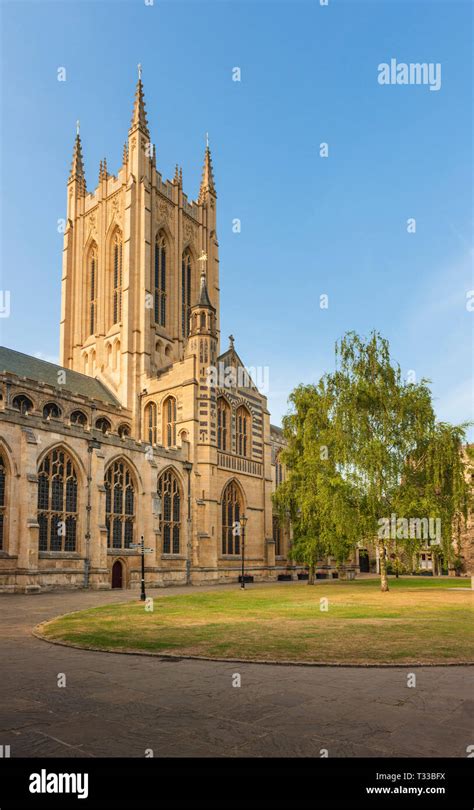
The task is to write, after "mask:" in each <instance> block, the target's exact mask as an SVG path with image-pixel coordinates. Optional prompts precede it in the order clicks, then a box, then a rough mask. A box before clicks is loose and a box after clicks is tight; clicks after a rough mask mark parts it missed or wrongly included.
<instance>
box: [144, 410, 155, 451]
mask: <svg viewBox="0 0 474 810" xmlns="http://www.w3.org/2000/svg"><path fill="white" fill-rule="evenodd" d="M144 416H145V418H144V439H145V441H147V442H148V444H151V445H154V444H157V435H156V432H157V431H156V428H157V424H156V404H155V403H154V402H148V404H147V405H146V406H145V413H144Z"/></svg>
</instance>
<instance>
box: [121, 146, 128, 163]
mask: <svg viewBox="0 0 474 810" xmlns="http://www.w3.org/2000/svg"><path fill="white" fill-rule="evenodd" d="M122 163H123V165H124V166H125V165H126V164H127V163H128V146H127V144H126V143H124V145H123V154H122Z"/></svg>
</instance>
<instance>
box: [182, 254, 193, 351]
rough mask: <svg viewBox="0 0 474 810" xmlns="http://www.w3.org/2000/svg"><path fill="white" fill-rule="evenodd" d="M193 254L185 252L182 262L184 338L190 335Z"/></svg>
mask: <svg viewBox="0 0 474 810" xmlns="http://www.w3.org/2000/svg"><path fill="white" fill-rule="evenodd" d="M191 277H192V261H191V253H190V252H189V250H187V249H186V250H185V251H184V253H183V257H182V260H181V333H182V335H183V337H187V336H188V335H189V318H190V314H191Z"/></svg>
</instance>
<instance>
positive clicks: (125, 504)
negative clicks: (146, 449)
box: [105, 459, 135, 548]
mask: <svg viewBox="0 0 474 810" xmlns="http://www.w3.org/2000/svg"><path fill="white" fill-rule="evenodd" d="M105 524H106V526H107V547H108V548H130V545H131V544H132V543H133V535H134V525H135V485H134V482H133V477H132V473H131V472H130V469H129V467H128V465H127V464H126V463H125V461H122V460H121V459H119V460H118V461H115V462H114V463H113V464H111V465H110V467H109V468H108V470H107V472H106V474H105Z"/></svg>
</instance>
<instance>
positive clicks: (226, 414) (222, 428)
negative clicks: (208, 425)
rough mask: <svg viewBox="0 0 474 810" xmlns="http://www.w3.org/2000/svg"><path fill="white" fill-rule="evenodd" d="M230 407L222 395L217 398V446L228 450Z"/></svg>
mask: <svg viewBox="0 0 474 810" xmlns="http://www.w3.org/2000/svg"><path fill="white" fill-rule="evenodd" d="M230 419H231V416H230V407H229V403H228V402H227V401H226V400H225V399H224V397H219V399H218V400H217V447H218V448H219V450H224V451H230V449H231V448H230Z"/></svg>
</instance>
